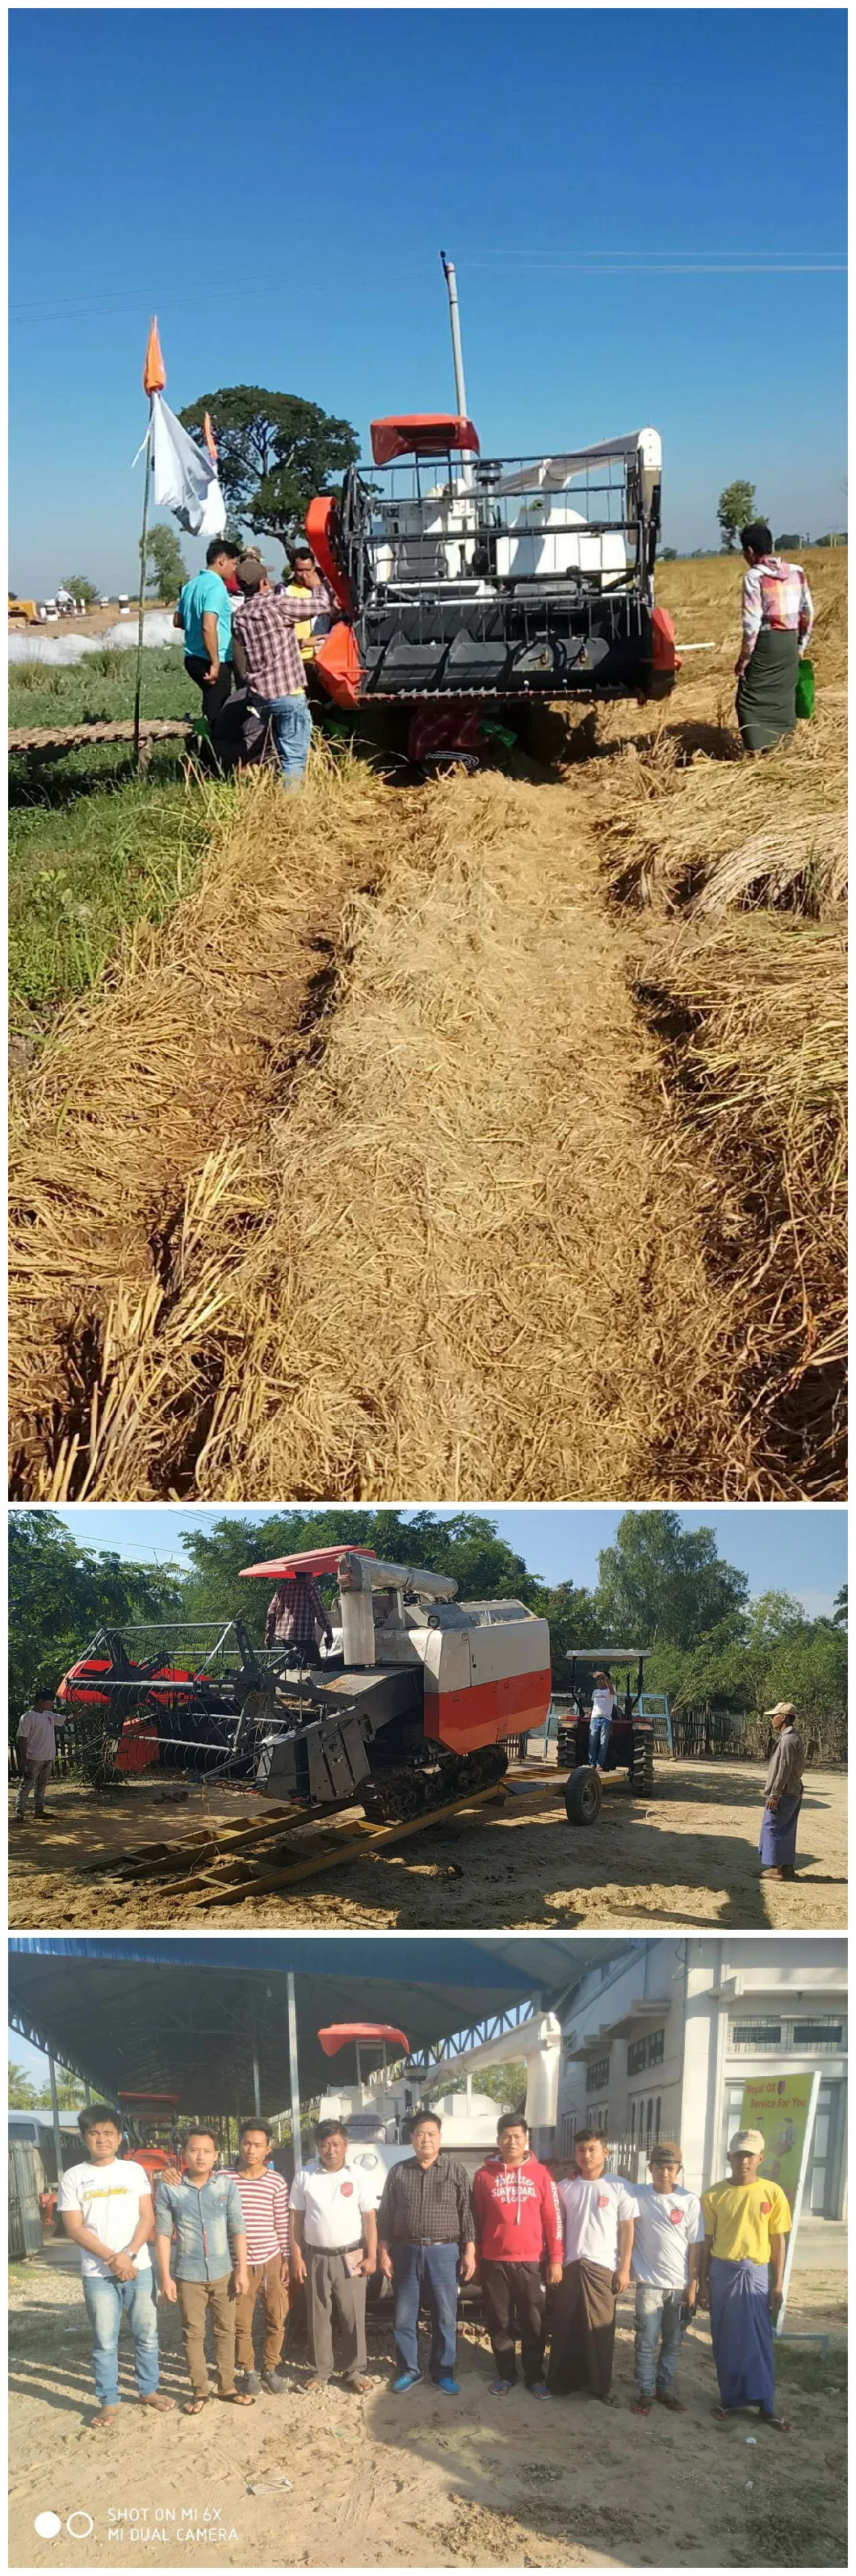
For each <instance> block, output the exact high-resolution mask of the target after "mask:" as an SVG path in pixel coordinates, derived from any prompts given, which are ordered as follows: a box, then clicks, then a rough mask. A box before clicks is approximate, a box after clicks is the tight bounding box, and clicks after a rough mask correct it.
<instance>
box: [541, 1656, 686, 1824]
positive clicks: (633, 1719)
mask: <svg viewBox="0 0 856 2576" xmlns="http://www.w3.org/2000/svg"><path fill="white" fill-rule="evenodd" d="M652 1653H653V1648H652V1647H651V1646H593V1647H591V1648H588V1647H587V1648H585V1649H582V1648H575V1649H574V1651H573V1652H572V1653H571V1654H569V1656H568V1663H569V1665H570V1677H569V1687H568V1700H569V1706H568V1709H567V1712H566V1713H563V1715H562V1716H561V1717H560V1719H559V1730H558V1762H559V1770H560V1771H567V1772H568V1774H569V1777H568V1782H567V1786H566V1789H565V1814H566V1816H567V1819H568V1823H569V1825H593V1824H594V1822H595V1819H596V1817H597V1816H599V1814H600V1810H601V1806H602V1803H603V1792H604V1788H605V1787H609V1786H611V1785H612V1783H613V1781H618V1780H621V1781H624V1780H626V1782H627V1784H628V1787H629V1789H630V1791H631V1794H632V1795H633V1796H635V1797H650V1796H651V1794H652V1792H653V1789H654V1719H653V1714H652V1713H651V1711H650V1709H646V1707H645V1694H644V1688H643V1685H644V1678H645V1665H646V1663H647V1662H648V1661H649V1659H650V1656H651V1654H652ZM634 1666H635V1681H634V1679H633V1672H634ZM595 1672H604V1673H606V1675H607V1677H608V1678H609V1679H610V1680H611V1681H612V1682H613V1684H614V1686H615V1687H616V1691H617V1696H616V1702H615V1709H614V1712H613V1718H612V1725H611V1728H610V1736H609V1747H608V1751H607V1754H606V1759H605V1762H604V1764H603V1774H604V1776H603V1777H602V1776H601V1772H600V1771H598V1770H596V1769H594V1768H593V1767H592V1766H591V1765H590V1763H589V1759H588V1749H589V1717H590V1714H591V1699H592V1683H593V1677H594V1674H595ZM622 1679H623V1684H624V1687H623V1690H622V1689H621V1687H620V1683H621V1681H622ZM664 1705H665V1711H666V1724H667V1727H668V1701H666V1702H665V1703H664Z"/></svg>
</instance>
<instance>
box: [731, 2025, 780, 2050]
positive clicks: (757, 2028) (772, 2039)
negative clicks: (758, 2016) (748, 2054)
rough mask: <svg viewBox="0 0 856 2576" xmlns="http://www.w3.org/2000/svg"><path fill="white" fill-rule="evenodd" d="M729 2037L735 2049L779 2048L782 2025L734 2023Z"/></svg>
mask: <svg viewBox="0 0 856 2576" xmlns="http://www.w3.org/2000/svg"><path fill="white" fill-rule="evenodd" d="M731 2037H732V2040H733V2043H734V2046H735V2048H781V2045H782V2025H781V2022H779V2021H757V2022H749V2021H736V2022H735V2023H734V2026H733V2029H732V2033H731Z"/></svg>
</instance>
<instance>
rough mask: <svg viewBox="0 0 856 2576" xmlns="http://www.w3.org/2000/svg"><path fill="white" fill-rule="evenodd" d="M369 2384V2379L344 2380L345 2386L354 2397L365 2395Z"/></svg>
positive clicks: (369, 2386)
mask: <svg viewBox="0 0 856 2576" xmlns="http://www.w3.org/2000/svg"><path fill="white" fill-rule="evenodd" d="M371 2384H372V2383H371V2380H370V2379H346V2381H345V2387H346V2388H350V2389H351V2390H352V2391H353V2394H354V2396H355V2397H367V2396H368V2394H369V2390H370V2388H371Z"/></svg>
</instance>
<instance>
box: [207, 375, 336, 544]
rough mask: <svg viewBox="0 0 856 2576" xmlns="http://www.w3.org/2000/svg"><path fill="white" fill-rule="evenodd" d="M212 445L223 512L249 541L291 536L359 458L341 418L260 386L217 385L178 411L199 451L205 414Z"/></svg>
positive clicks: (284, 540)
mask: <svg viewBox="0 0 856 2576" xmlns="http://www.w3.org/2000/svg"><path fill="white" fill-rule="evenodd" d="M206 412H208V413H209V414H210V418H211V421H212V424H213V427H214V432H215V436H216V440H217V456H218V472H219V476H220V484H221V488H222V491H223V496H224V499H225V500H226V502H227V503H228V506H229V511H230V513H231V515H232V516H233V517H234V519H235V520H236V522H237V523H238V525H239V526H241V527H246V528H251V529H252V531H253V534H254V535H255V536H258V537H261V536H267V537H276V538H278V540H279V542H280V544H281V545H287V544H288V542H289V539H290V538H292V537H294V536H296V534H297V533H298V530H299V529H300V528H301V527H302V525H303V520H304V518H305V515H306V510H307V506H308V504H309V502H310V501H311V500H312V499H313V498H314V496H315V494H316V493H320V492H329V491H330V490H332V488H333V485H334V482H335V480H336V478H337V477H339V478H340V477H341V476H342V475H343V474H344V472H345V468H346V466H348V465H353V464H355V462H356V459H357V457H358V455H359V452H360V448H359V440H358V438H357V435H356V431H355V430H354V429H353V428H352V427H351V423H350V421H349V420H337V419H335V418H334V417H333V416H332V415H331V414H330V413H329V412H326V411H322V410H321V407H320V404H318V403H313V402H305V401H304V400H303V399H302V397H301V396H300V395H298V394H279V393H271V392H269V391H268V390H267V388H266V387H264V386H263V385H223V386H221V387H220V390H219V392H218V393H212V394H200V397H199V400H198V402H195V403H189V404H188V405H187V408H186V410H185V411H183V412H181V413H180V414H179V418H180V420H181V422H182V426H183V427H184V428H185V429H187V430H189V431H190V433H191V436H192V437H195V438H196V439H197V442H198V444H199V445H200V446H201V445H202V443H203V440H202V425H203V421H204V418H205V413H206Z"/></svg>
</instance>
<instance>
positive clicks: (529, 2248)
mask: <svg viewBox="0 0 856 2576" xmlns="http://www.w3.org/2000/svg"><path fill="white" fill-rule="evenodd" d="M472 2202H473V2209H474V2211H475V2219H476V2235H477V2238H478V2249H479V2253H480V2255H481V2256H482V2257H483V2260H484V2261H485V2262H486V2263H540V2261H541V2256H542V2254H543V2253H544V2251H545V2248H546V2254H547V2261H548V2263H560V2262H561V2260H562V2246H563V2242H564V2236H563V2229H562V2211H561V2206H560V2202H559V2195H558V2192H557V2190H556V2185H555V2183H554V2181H553V2177H552V2174H549V2173H548V2172H547V2167H546V2165H539V2162H538V2158H537V2156H526V2157H524V2161H523V2163H522V2165H507V2164H505V2163H504V2162H503V2159H502V2157H501V2156H489V2157H488V2160H487V2163H486V2164H484V2165H480V2166H479V2170H478V2173H477V2174H476V2177H475V2181H474V2183H473V2189H472Z"/></svg>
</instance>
